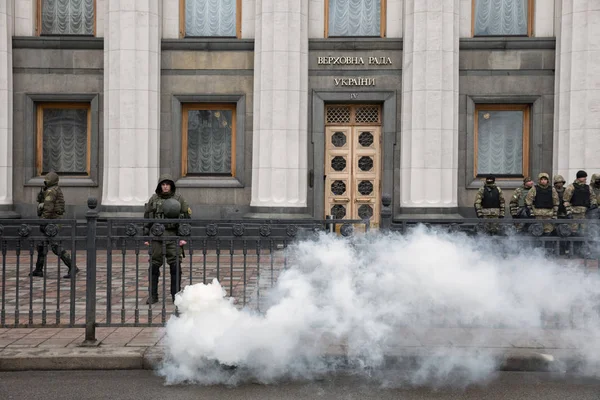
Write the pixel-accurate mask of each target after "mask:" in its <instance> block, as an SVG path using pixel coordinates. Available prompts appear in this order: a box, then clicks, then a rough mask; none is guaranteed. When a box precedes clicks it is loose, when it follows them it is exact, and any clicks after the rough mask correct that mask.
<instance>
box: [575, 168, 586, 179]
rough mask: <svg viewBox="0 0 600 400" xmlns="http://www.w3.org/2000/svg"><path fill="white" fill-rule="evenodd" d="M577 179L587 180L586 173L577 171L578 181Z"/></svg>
mask: <svg viewBox="0 0 600 400" xmlns="http://www.w3.org/2000/svg"><path fill="white" fill-rule="evenodd" d="M579 178H587V172H585V171H583V170H579V171H577V179H579Z"/></svg>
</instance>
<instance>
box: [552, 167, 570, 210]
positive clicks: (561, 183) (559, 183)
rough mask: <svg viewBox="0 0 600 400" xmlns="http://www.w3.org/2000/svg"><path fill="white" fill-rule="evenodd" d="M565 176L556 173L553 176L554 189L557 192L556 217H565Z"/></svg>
mask: <svg viewBox="0 0 600 400" xmlns="http://www.w3.org/2000/svg"><path fill="white" fill-rule="evenodd" d="M565 183H567V182H566V181H565V178H563V177H562V175H556V176H555V177H554V190H556V194H558V213H557V217H558V219H564V218H567V209H566V208H565V202H564V199H563V197H564V194H565Z"/></svg>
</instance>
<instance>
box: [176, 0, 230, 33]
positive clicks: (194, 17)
mask: <svg viewBox="0 0 600 400" xmlns="http://www.w3.org/2000/svg"><path fill="white" fill-rule="evenodd" d="M236 11H237V10H236V0H185V35H186V36H198V37H203V36H236Z"/></svg>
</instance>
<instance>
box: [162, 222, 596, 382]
mask: <svg viewBox="0 0 600 400" xmlns="http://www.w3.org/2000/svg"><path fill="white" fill-rule="evenodd" d="M492 248H494V249H497V248H498V246H497V245H496V244H494V242H493V239H490V238H481V237H479V238H476V239H475V238H469V237H467V236H466V235H462V234H452V235H449V234H446V233H441V232H436V231H430V230H427V229H425V228H423V227H421V228H418V229H415V230H414V231H413V232H412V233H411V234H408V235H404V236H401V235H397V234H389V235H382V234H369V235H366V236H363V237H355V238H353V239H345V238H339V237H335V236H327V235H322V236H320V237H319V239H318V240H307V241H303V242H300V243H298V244H296V245H294V246H293V247H291V248H290V249H289V250H288V251H289V257H290V262H289V269H288V270H286V271H284V272H283V273H282V274H281V275H280V277H279V279H278V281H277V284H276V287H275V288H274V289H273V290H272V291H271V293H270V296H271V306H270V307H269V308H268V309H267V311H266V312H265V313H264V314H258V313H255V312H253V311H250V310H238V309H237V308H236V307H235V305H234V304H233V303H232V301H231V300H229V299H227V298H225V297H224V296H225V291H224V290H223V288H222V287H221V286H220V284H219V282H217V281H216V280H214V281H213V282H212V283H209V284H207V285H204V284H196V285H192V286H187V287H186V288H185V289H184V291H183V292H182V293H181V294H180V295H178V297H177V299H176V305H177V306H178V308H179V312H180V316H179V317H173V318H171V319H170V320H169V322H168V324H167V338H166V342H167V343H166V345H167V354H166V359H165V362H164V365H163V366H162V367H161V369H160V371H159V373H160V374H161V375H162V376H164V377H165V378H166V381H167V383H178V382H194V383H201V384H215V383H225V384H237V383H240V382H244V381H247V380H255V381H259V382H263V383H272V382H277V381H281V380H283V379H311V378H314V377H317V376H320V375H322V374H325V373H331V372H332V371H335V370H336V369H338V368H344V370H345V371H348V368H349V369H350V370H351V371H352V372H353V373H357V372H360V373H366V374H369V375H371V376H378V377H379V378H380V379H382V380H384V381H386V382H388V383H390V382H392V381H394V380H398V381H400V380H401V381H402V382H409V383H412V384H417V385H425V384H427V385H437V384H446V383H451V382H452V381H456V380H460V382H462V384H469V383H472V382H484V381H485V380H486V379H489V378H490V377H491V376H492V374H493V371H495V370H496V368H497V363H498V361H497V359H496V357H494V353H493V352H489V353H487V352H485V351H479V350H477V349H476V348H474V347H476V345H477V343H484V342H485V337H484V336H481V335H485V332H489V331H490V330H484V329H476V330H474V332H476V334H475V336H474V337H472V338H470V339H468V340H469V341H470V343H469V344H472V345H473V346H471V347H470V346H465V347H461V346H458V345H456V344H455V345H451V344H448V345H446V346H434V347H431V348H429V349H428V350H427V351H429V353H428V354H429V355H428V356H426V357H424V358H423V357H422V358H421V361H420V362H419V363H418V365H415V366H414V368H410V369H408V370H405V371H404V372H403V373H402V374H400V373H398V372H395V373H394V374H390V373H387V374H386V373H385V368H384V366H385V363H386V356H389V355H390V354H396V355H397V354H409V353H410V346H418V345H419V343H423V342H427V340H428V338H431V335H432V332H434V331H435V328H436V327H439V326H446V327H448V326H449V327H465V326H476V327H488V328H518V329H539V328H542V327H543V324H544V319H545V318H546V319H547V318H548V316H555V317H557V318H559V317H560V318H562V320H563V322H564V320H565V319H568V317H569V316H570V315H571V312H572V311H573V310H576V311H577V313H578V314H577V315H582V316H585V319H586V321H585V329H583V330H578V331H573V330H564V331H562V332H565V333H564V334H565V335H569V337H564V338H563V339H564V340H569V341H570V343H572V344H574V345H575V346H576V347H579V348H583V350H582V354H581V355H582V356H584V357H587V361H588V364H587V366H588V368H587V372H588V373H594V374H595V373H597V372H598V370H597V365H598V364H597V361H598V360H597V359H594V357H596V356H595V355H596V354H598V351H592V350H591V349H595V348H597V347H599V346H598V344H599V343H600V340H595V339H594V340H590V338H594V336H595V337H596V338H598V339H600V323H599V322H598V309H597V305H598V302H599V299H600V279H599V278H598V275H597V274H592V275H586V274H584V273H583V271H582V269H581V268H580V267H577V266H575V265H573V264H568V262H567V260H558V259H556V258H549V257H546V256H545V255H544V254H543V252H542V251H541V250H532V249H525V248H523V246H522V245H521V244H520V243H519V242H518V241H517V240H515V241H514V246H511V247H505V248H504V250H505V252H503V253H499V252H498V251H497V250H492ZM437 332H443V330H438V331H437ZM477 335H479V336H477ZM411 338H412V339H411ZM584 338H585V339H584ZM410 340H415V341H416V343H417V344H416V345H415V344H410V343H408V342H410ZM442 342H443V341H442ZM407 343H408V344H407ZM407 346H408V347H407ZM586 349H587V350H586ZM412 350H413V351H416V350H415V348H414V347H413V349H412ZM419 351H421V353H422V352H423V351H422V350H419ZM332 354H337V355H338V357H337V358H336V357H332V356H331V355H332ZM420 355H421V356H422V355H423V354H420ZM598 358H599V359H600V357H598ZM233 367H234V368H233ZM377 371H378V372H377ZM392 383H393V382H392Z"/></svg>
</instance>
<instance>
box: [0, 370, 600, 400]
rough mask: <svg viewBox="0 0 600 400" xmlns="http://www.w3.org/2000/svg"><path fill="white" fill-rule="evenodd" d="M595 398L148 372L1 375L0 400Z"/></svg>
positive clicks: (542, 391)
mask: <svg viewBox="0 0 600 400" xmlns="http://www.w3.org/2000/svg"><path fill="white" fill-rule="evenodd" d="M157 398H164V399H169V400H177V399H214V400H226V399H227V400H230V399H244V400H254V399H256V400H258V399H261V400H269V399H274V400H275V399H277V400H279V399H286V400H288V399H289V400H299V399H327V400H329V399H348V400H358V399H390V400H391V399H394V400H396V399H402V400H405V399H407V400H417V399H419V400H421V399H456V400H458V399H460V400H471V399H473V400H475V399H477V400H482V399H490V400H493V399H511V400H520V399H528V400H536V399H540V400H541V399H543V400H553V399H557V400H569V399H574V400H575V399H577V400H586V399H593V400H598V399H600V380H598V379H590V378H582V377H575V376H567V377H564V376H556V375H551V374H544V373H531V372H530V373H519V372H512V373H510V372H508V373H501V374H499V375H498V376H497V378H496V379H495V380H494V381H492V382H490V383H488V384H487V385H486V386H481V387H470V388H467V389H466V390H462V389H437V390H433V389H430V388H393V389H390V388H382V387H381V385H378V384H375V383H372V382H371V383H369V382H367V381H365V380H363V379H357V378H353V377H347V376H346V377H340V376H338V377H333V378H331V379H327V380H322V381H316V382H303V383H287V384H279V385H270V386H264V385H258V384H247V385H244V386H240V387H235V388H227V387H223V386H211V387H203V386H197V385H177V386H165V385H164V384H163V380H162V379H161V378H159V377H157V376H155V375H154V374H153V372H151V371H67V372H59V371H48V372H44V371H31V372H3V373H0V399H2V400H4V399H7V400H8V399H28V400H36V399H44V400H51V399H63V400H71V399H73V400H75V399H76V400H82V399H157Z"/></svg>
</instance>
